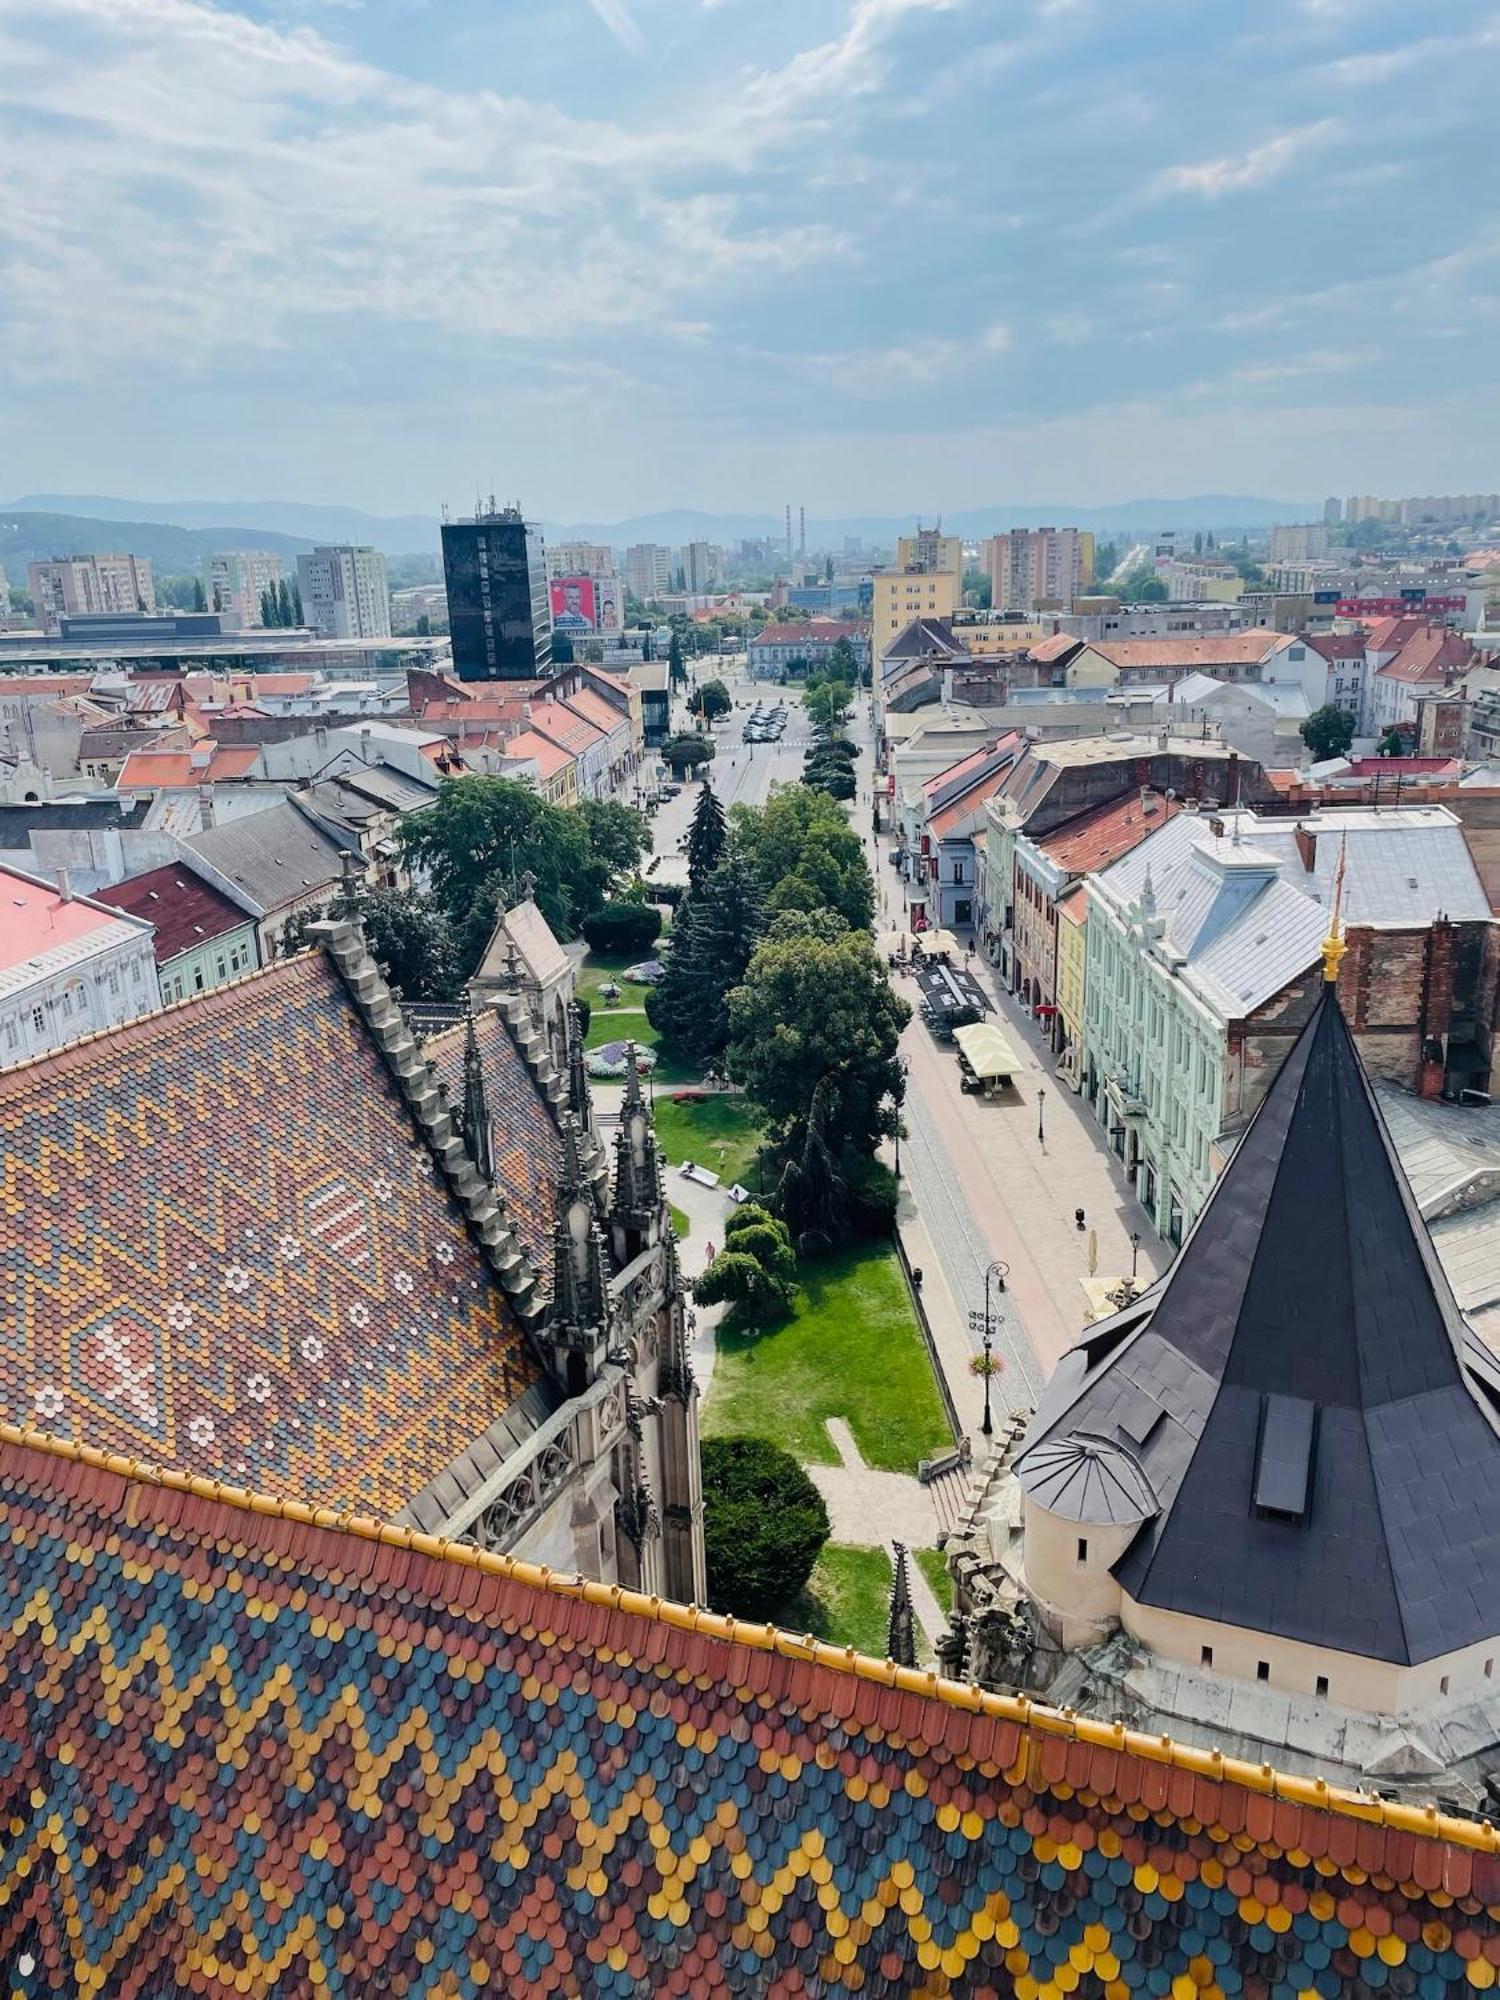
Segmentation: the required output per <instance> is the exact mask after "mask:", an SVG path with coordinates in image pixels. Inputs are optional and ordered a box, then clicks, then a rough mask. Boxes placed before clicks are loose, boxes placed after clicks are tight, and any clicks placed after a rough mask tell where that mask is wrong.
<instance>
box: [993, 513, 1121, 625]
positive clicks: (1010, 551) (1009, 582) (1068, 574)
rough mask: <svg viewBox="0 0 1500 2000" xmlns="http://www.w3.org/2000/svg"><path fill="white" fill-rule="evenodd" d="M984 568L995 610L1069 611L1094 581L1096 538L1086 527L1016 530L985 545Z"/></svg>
mask: <svg viewBox="0 0 1500 2000" xmlns="http://www.w3.org/2000/svg"><path fill="white" fill-rule="evenodd" d="M984 568H985V569H986V571H987V572H988V574H989V579H990V601H991V603H992V604H994V605H995V606H996V607H997V609H999V610H1002V611H1035V610H1036V609H1037V608H1038V607H1039V606H1040V605H1042V604H1044V603H1045V604H1053V605H1057V606H1058V607H1059V608H1060V609H1062V610H1066V609H1067V608H1068V606H1069V605H1070V604H1071V603H1072V602H1073V600H1074V598H1075V597H1079V596H1081V595H1082V594H1083V593H1084V592H1085V591H1086V590H1087V589H1088V588H1089V586H1090V585H1091V584H1092V583H1093V581H1094V538H1093V536H1092V535H1091V534H1090V533H1088V531H1087V530H1086V529H1083V528H1012V529H1011V531H1010V533H1009V534H1007V535H991V536H990V538H989V540H988V541H987V542H986V543H985V545H984Z"/></svg>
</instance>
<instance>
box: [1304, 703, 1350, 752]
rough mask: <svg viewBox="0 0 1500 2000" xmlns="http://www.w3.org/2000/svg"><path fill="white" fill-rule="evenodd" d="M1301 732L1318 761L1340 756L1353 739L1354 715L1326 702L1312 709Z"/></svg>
mask: <svg viewBox="0 0 1500 2000" xmlns="http://www.w3.org/2000/svg"><path fill="white" fill-rule="evenodd" d="M1301 733H1302V741H1303V742H1304V743H1305V744H1306V745H1307V747H1308V749H1309V750H1310V751H1311V752H1312V754H1313V756H1314V757H1315V758H1317V759H1318V761H1319V762H1322V761H1323V760H1324V759H1325V758H1328V757H1342V756H1344V755H1345V753H1346V752H1347V751H1348V748H1349V745H1350V744H1351V743H1352V742H1353V741H1354V717H1353V716H1352V715H1350V713H1349V712H1348V710H1347V709H1343V708H1338V707H1335V705H1334V704H1333V703H1332V702H1326V703H1325V704H1324V705H1323V707H1322V708H1315V709H1314V710H1313V712H1312V714H1311V715H1310V716H1309V717H1308V718H1307V720H1306V722H1304V723H1303V725H1302V732H1301Z"/></svg>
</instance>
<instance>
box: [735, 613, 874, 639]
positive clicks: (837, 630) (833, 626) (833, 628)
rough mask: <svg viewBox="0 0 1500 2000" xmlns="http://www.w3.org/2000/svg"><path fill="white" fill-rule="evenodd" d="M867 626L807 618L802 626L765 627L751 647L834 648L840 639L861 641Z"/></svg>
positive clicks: (755, 637)
mask: <svg viewBox="0 0 1500 2000" xmlns="http://www.w3.org/2000/svg"><path fill="white" fill-rule="evenodd" d="M869 630H870V628H869V626H868V625H862V624H860V623H858V622H857V621H855V622H851V623H849V624H843V623H841V622H840V621H839V620H838V619H836V618H809V619H808V620H807V622H806V624H803V625H767V626H764V627H763V628H762V629H761V631H759V632H758V633H756V635H755V636H754V638H752V639H751V641H750V644H751V645H752V646H804V645H807V644H809V643H811V644H812V645H815V646H836V645H837V644H838V642H839V640H840V639H863V638H866V637H867V636H868V634H869Z"/></svg>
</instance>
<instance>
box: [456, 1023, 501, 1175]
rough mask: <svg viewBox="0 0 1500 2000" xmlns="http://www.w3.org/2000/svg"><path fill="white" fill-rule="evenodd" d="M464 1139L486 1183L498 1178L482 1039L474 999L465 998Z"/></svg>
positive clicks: (471, 1157) (470, 1155)
mask: <svg viewBox="0 0 1500 2000" xmlns="http://www.w3.org/2000/svg"><path fill="white" fill-rule="evenodd" d="M463 1123H464V1139H465V1141H466V1143H467V1145H468V1148H469V1157H470V1159H472V1160H473V1162H474V1164H475V1166H476V1167H477V1168H478V1169H479V1171H480V1173H481V1174H483V1175H484V1178H485V1179H486V1180H487V1181H492V1180H493V1179H494V1178H495V1153H494V1148H493V1146H492V1145H491V1143H490V1112H489V1106H488V1104H487V1103H486V1102H485V1095H484V1065H483V1063H482V1062H481V1061H480V1060H479V1035H478V1032H477V1030H476V1028H475V1026H474V998H473V995H472V994H466V995H465V996H464V1119H463Z"/></svg>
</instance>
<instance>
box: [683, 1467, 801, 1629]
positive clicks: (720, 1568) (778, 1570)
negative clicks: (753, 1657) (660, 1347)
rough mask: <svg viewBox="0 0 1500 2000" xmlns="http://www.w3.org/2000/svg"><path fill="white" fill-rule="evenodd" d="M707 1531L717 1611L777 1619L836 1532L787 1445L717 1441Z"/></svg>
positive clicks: (706, 1471)
mask: <svg viewBox="0 0 1500 2000" xmlns="http://www.w3.org/2000/svg"><path fill="white" fill-rule="evenodd" d="M703 1534H704V1544H705V1548H706V1552H707V1556H708V1597H709V1602H710V1603H711V1604H712V1605H713V1606H714V1608H715V1609H716V1610H719V1611H725V1612H729V1613H731V1614H732V1615H733V1616H734V1617H736V1618H761V1619H774V1618H775V1617H776V1615H777V1613H778V1612H780V1611H782V1610H784V1609H785V1608H786V1607H787V1606H788V1605H789V1604H791V1602H792V1600H793V1599H794V1598H795V1597H796V1596H797V1594H798V1592H799V1591H800V1590H801V1589H802V1588H803V1586H804V1585H805V1584H806V1582H807V1579H808V1578H809V1577H810V1576H811V1575H812V1573H813V1565H814V1564H815V1563H816V1562H817V1560H818V1556H819V1554H820V1552H821V1550H822V1547H823V1544H824V1542H826V1541H827V1539H828V1535H829V1521H828V1509H827V1508H826V1507H825V1506H824V1504H823V1496H822V1494H821V1493H819V1491H818V1489H817V1487H816V1486H814V1484H813V1483H812V1481H811V1480H810V1479H809V1478H808V1476H807V1474H806V1473H805V1472H804V1471H803V1470H802V1467H801V1466H800V1465H799V1464H798V1463H797V1461H796V1459H795V1458H793V1457H792V1455H791V1453H790V1452H789V1451H783V1450H782V1449H781V1447H780V1445H774V1444H768V1443H767V1442H766V1441H765V1439H763V1438H749V1437H733V1438H710V1439H709V1440H708V1441H707V1442H706V1443H705V1445H704V1446H703Z"/></svg>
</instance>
